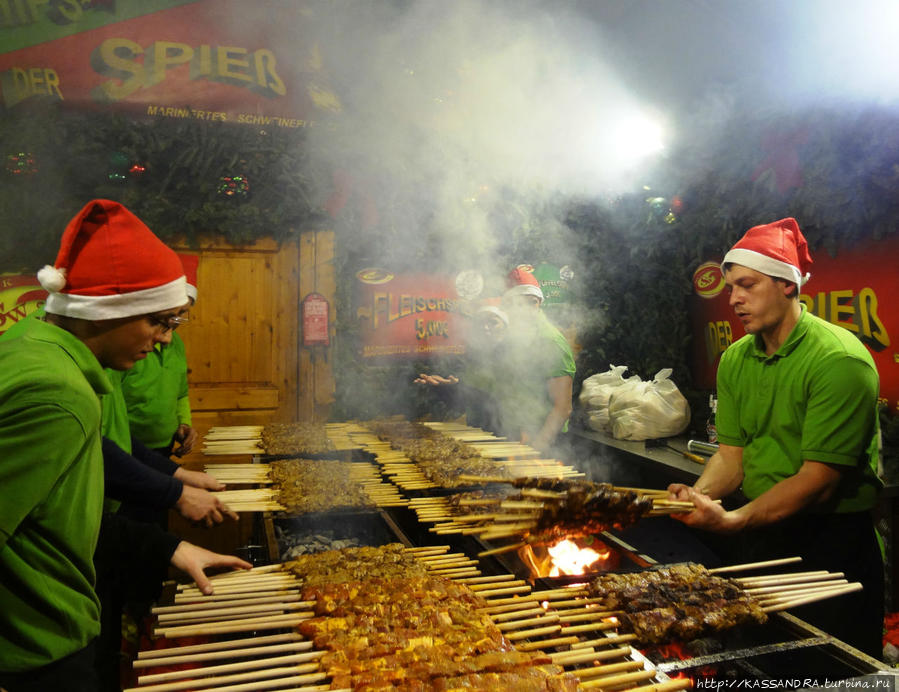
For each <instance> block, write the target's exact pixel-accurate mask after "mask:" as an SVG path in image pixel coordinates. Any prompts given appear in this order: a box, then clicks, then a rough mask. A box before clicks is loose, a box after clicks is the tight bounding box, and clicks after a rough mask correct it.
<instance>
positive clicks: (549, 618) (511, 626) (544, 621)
mask: <svg viewBox="0 0 899 692" xmlns="http://www.w3.org/2000/svg"><path fill="white" fill-rule="evenodd" d="M541 610H542V609H541ZM557 622H559V617H558V616H557V615H549V614H546V613H544V614H543V615H541V616H539V617H535V618H527V619H525V620H513V621H511V622H500V623H498V624H497V625H496V626H497V628H499V630H500V632H513V631H515V630H519V629H521V628H522V627H532V626H534V625H553V624H555V623H557Z"/></svg>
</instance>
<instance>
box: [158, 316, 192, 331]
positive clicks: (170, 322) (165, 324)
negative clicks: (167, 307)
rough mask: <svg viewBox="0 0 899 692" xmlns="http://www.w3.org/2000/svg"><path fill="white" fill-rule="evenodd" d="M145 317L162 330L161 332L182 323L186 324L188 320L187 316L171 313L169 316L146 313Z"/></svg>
mask: <svg viewBox="0 0 899 692" xmlns="http://www.w3.org/2000/svg"><path fill="white" fill-rule="evenodd" d="M147 319H148V320H149V321H150V324H152V325H153V326H154V327H157V328H158V329H161V330H162V333H163V334H167V333H168V332H171V331H174V330H175V329H177V328H178V327H180V326H181V325H182V324H187V323H188V322H189V321H190V320H189V319H188V318H187V317H181V316H178V315H172V316H171V317H166V318H162V317H159V316H158V315H147Z"/></svg>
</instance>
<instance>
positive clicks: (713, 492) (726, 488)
mask: <svg viewBox="0 0 899 692" xmlns="http://www.w3.org/2000/svg"><path fill="white" fill-rule="evenodd" d="M742 482H743V468H742V465H741V464H739V463H735V462H734V461H728V460H727V459H725V458H724V457H723V456H721V453H720V452H716V453H715V454H713V455H712V456H711V458H710V459H709V460H708V461H707V462H706V464H705V468H704V469H703V471H702V475H700V476H699V478H698V479H697V481H696V483H694V484H693V487H694V488H695V489H696V490H698V491H699V492H701V493H703V494H705V495H708V496H709V497H711V498H712V499H713V500H718V499H720V498H722V497H726V496H727V495H730V494H731V493H732V492H734V491H735V490H737V488H739V487H740V483H742Z"/></svg>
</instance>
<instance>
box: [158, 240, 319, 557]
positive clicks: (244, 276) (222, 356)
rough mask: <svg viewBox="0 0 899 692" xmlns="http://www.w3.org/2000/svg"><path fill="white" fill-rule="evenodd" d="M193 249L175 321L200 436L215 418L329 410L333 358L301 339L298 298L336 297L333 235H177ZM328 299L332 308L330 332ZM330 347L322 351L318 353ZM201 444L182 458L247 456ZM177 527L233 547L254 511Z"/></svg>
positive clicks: (315, 414) (274, 417)
mask: <svg viewBox="0 0 899 692" xmlns="http://www.w3.org/2000/svg"><path fill="white" fill-rule="evenodd" d="M174 247H175V249H176V250H177V251H178V252H187V253H195V254H198V255H199V265H198V271H197V288H198V298H197V303H196V305H195V306H194V307H193V308H192V309H191V312H190V322H189V324H187V325H185V326H184V327H182V328H180V329H179V330H178V333H179V334H180V336H181V338H182V339H183V340H184V344H185V348H186V351H187V362H188V369H189V370H188V383H189V386H190V402H191V413H192V418H193V426H194V428H195V429H196V430H197V432H198V433H199V434H200V436H201V437H202V435H203V434H205V432H206V431H207V430H208V429H209V428H211V427H213V426H223V425H265V424H267V423H272V422H289V421H296V420H312V419H319V420H327V415H328V407H329V405H330V403H331V402H332V401H333V396H334V386H333V379H332V377H331V366H330V363H331V361H332V359H331V358H330V354H328V353H322V348H323V347H321V346H317V347H316V349H317V350H318V355H319V356H320V357H314V356H313V355H312V354H311V350H310V349H305V348H303V347H302V345H301V337H302V333H301V327H300V324H299V314H300V304H301V301H302V299H303V298H304V297H305V296H306V295H308V294H309V293H311V292H313V291H314V292H318V293H321V294H322V295H324V296H325V298H326V299H327V300H328V301H329V304H330V305H331V306H333V304H334V273H333V262H332V260H333V237H332V234H331V233H330V232H308V233H303V234H301V236H300V238H299V239H298V240H294V241H292V242H289V243H284V244H282V245H279V244H278V243H276V242H274V241H272V240H270V239H263V240H260V241H258V242H256V243H254V244H253V245H249V246H246V247H234V246H231V245H228V244H226V243H223V242H221V241H217V240H212V239H208V240H204V241H203V242H201V243H200V245H199V247H187V246H181V245H175V246H174ZM333 322H334V315H333V307H332V310H331V315H330V325H329V328H330V330H331V335H332V337H333ZM324 356H328V357H324ZM201 446H202V445H201V444H198V445H197V447H196V449H195V451H194V452H192V453H191V454H189V455H187V456H186V457H184V458H183V459H182V464H183V465H185V466H186V467H188V468H191V469H195V470H202V468H203V465H204V464H205V463H207V462H213V463H223V462H227V461H234V462H244V463H245V462H247V461H249V457H247V456H243V457H239V456H228V457H214V456H208V457H207V456H204V455H203V454H202V453H201V451H200V448H201ZM173 528H174V529H175V532H176V533H178V534H179V535H182V536H183V537H184V538H186V539H187V540H189V541H191V542H195V543H198V544H199V545H202V546H203V547H206V548H210V549H212V550H216V551H219V552H229V553H230V552H233V550H234V549H235V548H236V547H238V546H240V545H244V544H245V543H246V542H247V539H248V538H249V537H250V535H251V534H252V532H253V529H254V526H253V523H252V515H248V516H246V517H244V518H242V520H241V522H240V525H239V526H235V525H234V524H233V523H231V522H227V523H226V524H224V525H222V526H219V527H216V528H215V529H213V530H212V531H205V530H200V531H199V533H197V531H198V530H197V529H193V527H190V526H189V525H187V523H186V522H184V521H183V520H181V519H180V518H175V519H174V520H173Z"/></svg>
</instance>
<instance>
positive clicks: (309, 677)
mask: <svg viewBox="0 0 899 692" xmlns="http://www.w3.org/2000/svg"><path fill="white" fill-rule="evenodd" d="M316 670H318V664H317V663H311V664H307V665H299V666H286V667H282V668H271V669H267V670H261V671H258V670H257V671H253V672H251V673H237V674H234V675H222V676H219V677H214V678H200V679H196V680H185V681H181V682H172V683H164V684H161V685H148V686H146V687H135V688H131V690H126V692H176V691H177V690H188V689H199V688H203V687H214V688H219V687H221V686H223V685H227V690H228V692H236V691H237V690H260V689H266V688H269V689H272V688H274V687H283V685H284V683H286V682H294V683H307V682H318V681H320V680H325V679H327V677H328V676H327V674H325V673H320V672H319V673H315V672H312V671H316ZM303 672H305V673H308V674H306V675H298V674H297V673H303ZM260 678H278V680H273V681H271V683H273V684H263V685H260V684H258V683H254V682H250V683H247V684H238V685H231V684H230V683H235V682H237V683H241V682H245V681H248V680H257V681H258V680H259V679H260Z"/></svg>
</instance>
